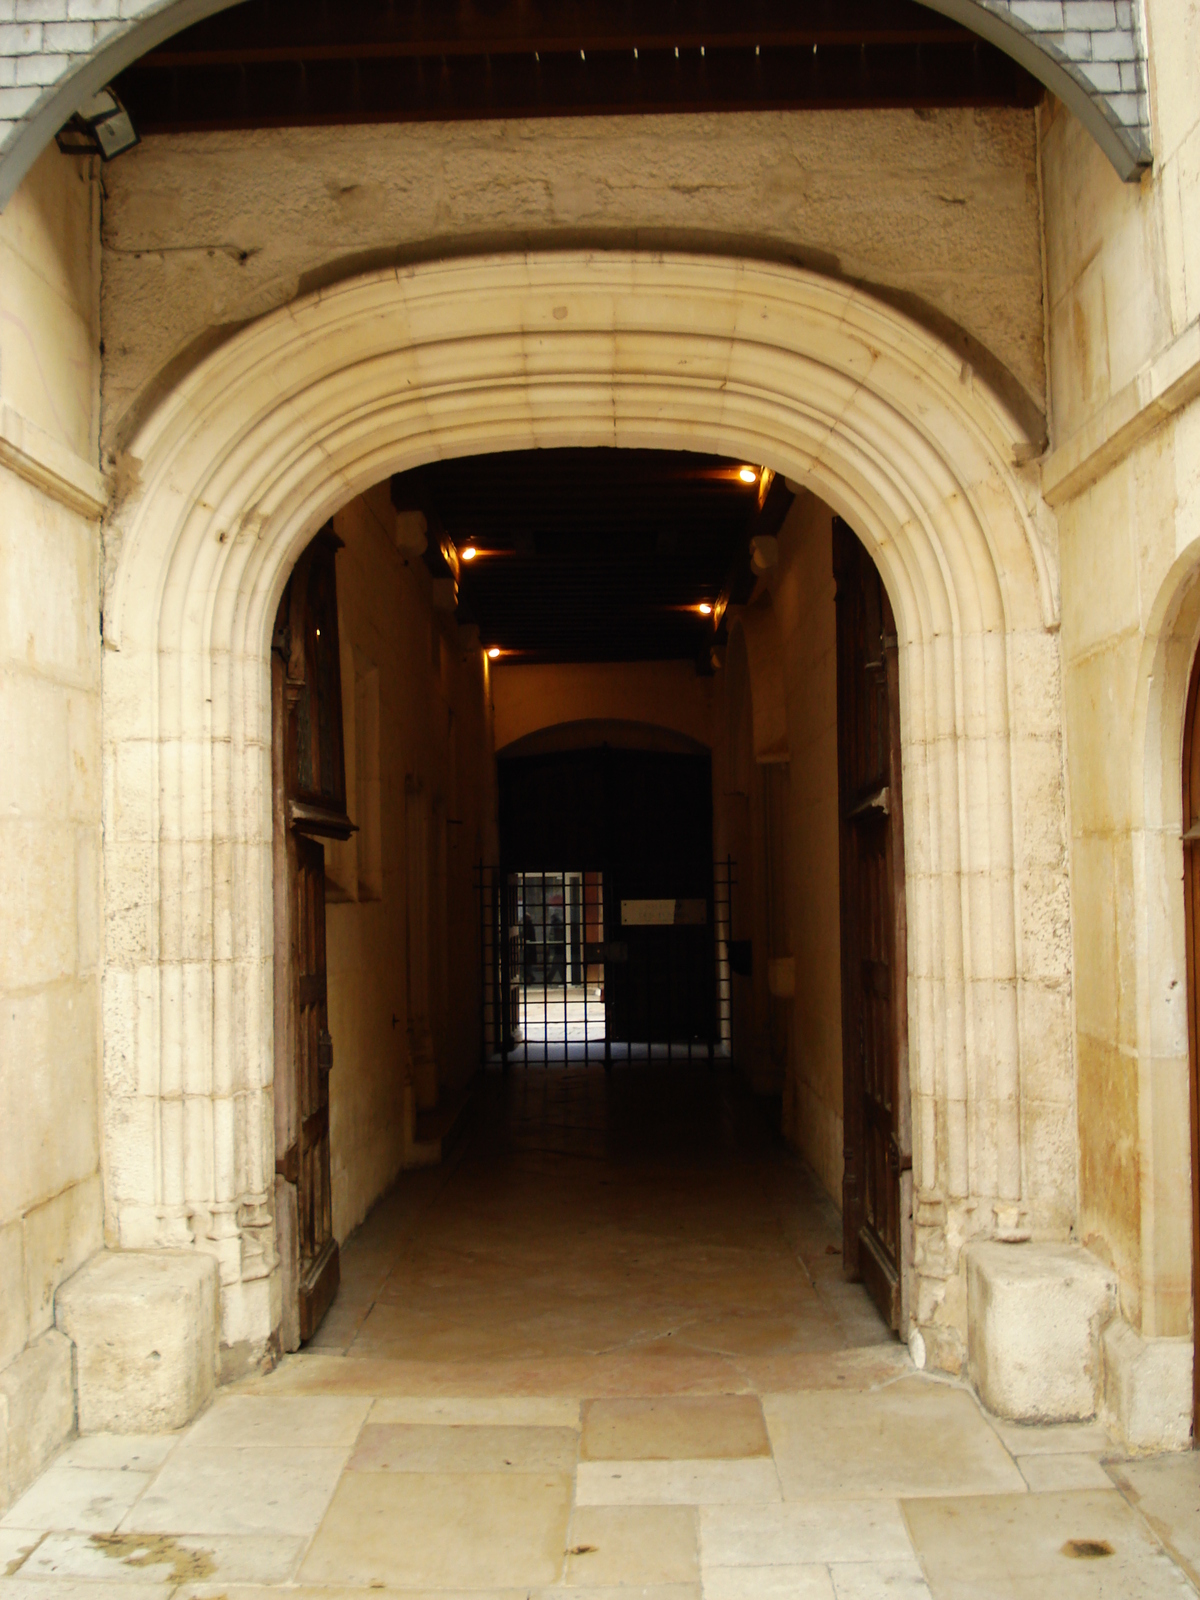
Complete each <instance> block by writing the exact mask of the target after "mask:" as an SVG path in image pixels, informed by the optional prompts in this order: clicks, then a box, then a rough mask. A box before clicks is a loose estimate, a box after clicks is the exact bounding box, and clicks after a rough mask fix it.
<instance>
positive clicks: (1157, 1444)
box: [1103, 1317, 1192, 1450]
mask: <svg viewBox="0 0 1200 1600" xmlns="http://www.w3.org/2000/svg"><path fill="white" fill-rule="evenodd" d="M1103 1353H1104V1398H1103V1414H1104V1421H1105V1425H1106V1426H1107V1428H1108V1430H1109V1432H1110V1433H1111V1434H1112V1435H1113V1437H1114V1438H1115V1439H1118V1440H1120V1442H1121V1443H1122V1444H1124V1445H1127V1446H1128V1447H1129V1449H1131V1450H1186V1449H1187V1448H1188V1446H1189V1444H1190V1443H1191V1437H1192V1341H1191V1340H1190V1339H1143V1338H1142V1337H1141V1336H1140V1335H1139V1334H1137V1333H1135V1332H1134V1330H1133V1329H1132V1328H1131V1327H1130V1326H1129V1324H1128V1323H1127V1322H1126V1321H1125V1320H1124V1319H1123V1318H1121V1317H1118V1318H1116V1320H1115V1321H1113V1322H1112V1323H1110V1324H1109V1326H1108V1327H1107V1328H1106V1329H1105V1330H1104V1337H1103Z"/></svg>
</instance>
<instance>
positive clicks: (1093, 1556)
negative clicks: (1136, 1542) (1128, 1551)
mask: <svg viewBox="0 0 1200 1600" xmlns="http://www.w3.org/2000/svg"><path fill="white" fill-rule="evenodd" d="M1062 1553H1063V1555H1064V1556H1070V1558H1071V1560H1072V1561H1099V1560H1101V1559H1102V1558H1103V1557H1104V1556H1111V1555H1112V1554H1113V1547H1112V1545H1110V1544H1109V1542H1108V1540H1107V1539H1068V1540H1067V1542H1066V1544H1064V1545H1063V1547H1062Z"/></svg>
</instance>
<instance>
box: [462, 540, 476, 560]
mask: <svg viewBox="0 0 1200 1600" xmlns="http://www.w3.org/2000/svg"><path fill="white" fill-rule="evenodd" d="M458 553H459V555H460V556H461V557H462V558H463V560H464V561H474V559H475V557H476V556H477V555H478V553H479V552H478V551H477V550H476V548H475V546H474V545H473V544H469V545H468V546H467V548H466V549H465V550H460V551H459V552H458Z"/></svg>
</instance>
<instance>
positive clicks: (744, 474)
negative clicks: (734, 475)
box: [738, 467, 758, 483]
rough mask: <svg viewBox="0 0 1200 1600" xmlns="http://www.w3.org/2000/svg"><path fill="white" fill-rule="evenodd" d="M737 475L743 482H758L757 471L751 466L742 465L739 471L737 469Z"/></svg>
mask: <svg viewBox="0 0 1200 1600" xmlns="http://www.w3.org/2000/svg"><path fill="white" fill-rule="evenodd" d="M738 477H739V478H740V479H741V480H742V482H743V483H757V482H758V473H757V472H755V470H754V468H753V467H742V468H740V469H739V471H738Z"/></svg>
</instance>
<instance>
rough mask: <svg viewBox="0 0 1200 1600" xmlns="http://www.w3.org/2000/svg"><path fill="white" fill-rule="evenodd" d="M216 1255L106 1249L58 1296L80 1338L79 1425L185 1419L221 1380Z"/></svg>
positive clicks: (85, 1429) (142, 1428)
mask: <svg viewBox="0 0 1200 1600" xmlns="http://www.w3.org/2000/svg"><path fill="white" fill-rule="evenodd" d="M218 1299H219V1295H218V1282H217V1263H216V1261H215V1260H214V1259H213V1257H212V1256H206V1255H202V1254H200V1253H199V1252H198V1251H190V1250H162V1251H157V1250H156V1251H150V1250H145V1251H143V1250H128V1251H113V1252H102V1253H101V1254H100V1255H97V1256H93V1257H92V1259H91V1260H90V1261H89V1262H88V1263H87V1265H86V1266H85V1267H83V1268H81V1269H80V1271H78V1272H77V1273H76V1274H75V1276H74V1277H73V1278H70V1279H68V1280H67V1282H66V1283H64V1284H63V1286H62V1287H61V1288H60V1289H59V1291H58V1295H57V1296H56V1299H55V1319H56V1321H57V1323H58V1326H59V1328H61V1330H62V1331H63V1332H64V1333H65V1334H67V1336H68V1337H69V1338H70V1339H72V1340H73V1341H74V1344H75V1363H76V1382H77V1386H78V1403H79V1431H80V1433H156V1432H161V1431H164V1430H166V1429H170V1428H181V1427H183V1425H184V1424H185V1423H186V1422H189V1421H190V1420H191V1418H192V1417H194V1416H195V1414H196V1412H197V1411H199V1409H200V1407H201V1406H202V1405H203V1404H204V1403H205V1401H206V1400H207V1399H208V1398H209V1396H210V1395H211V1394H212V1392H213V1389H214V1387H215V1384H216V1373H217V1352H218V1340H219V1328H220V1311H219V1304H218Z"/></svg>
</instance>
